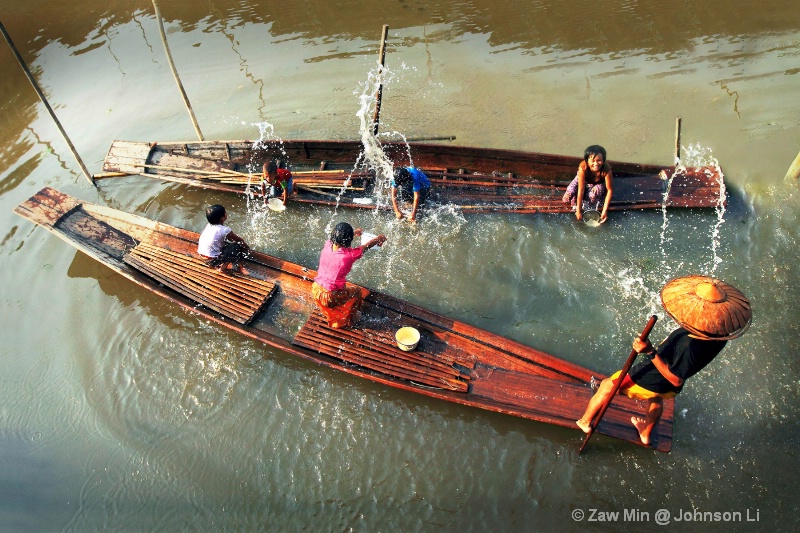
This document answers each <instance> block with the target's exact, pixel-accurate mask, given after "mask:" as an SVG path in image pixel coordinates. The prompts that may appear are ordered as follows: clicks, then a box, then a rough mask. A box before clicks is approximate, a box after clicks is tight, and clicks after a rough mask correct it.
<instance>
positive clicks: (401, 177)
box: [394, 167, 414, 185]
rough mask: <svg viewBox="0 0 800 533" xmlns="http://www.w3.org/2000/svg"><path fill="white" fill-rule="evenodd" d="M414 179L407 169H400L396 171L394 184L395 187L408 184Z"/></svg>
mask: <svg viewBox="0 0 800 533" xmlns="http://www.w3.org/2000/svg"><path fill="white" fill-rule="evenodd" d="M413 179H414V178H412V177H411V172H409V171H408V169H407V168H406V167H400V168H396V169H394V184H395V185H403V184H405V183H408V182H409V181H411V180H413Z"/></svg>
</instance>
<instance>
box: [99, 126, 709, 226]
mask: <svg viewBox="0 0 800 533" xmlns="http://www.w3.org/2000/svg"><path fill="white" fill-rule="evenodd" d="M381 150H382V152H383V153H384V154H385V156H386V158H387V160H388V161H389V162H391V164H392V165H393V166H397V165H413V166H416V167H418V168H420V169H422V170H423V171H424V172H425V173H426V174H427V175H428V177H429V178H430V179H431V182H432V187H431V195H432V197H431V201H432V202H433V203H438V204H443V205H452V206H455V207H457V208H459V209H462V210H463V211H464V212H466V213H487V212H513V213H567V212H570V211H571V210H572V208H571V207H570V206H569V205H567V204H564V203H563V202H562V196H563V194H564V192H565V190H566V187H567V185H568V184H569V182H570V181H571V180H572V179H573V178H574V177H575V174H576V171H577V168H578V164H579V163H580V162H581V159H580V158H578V157H568V156H559V155H553V154H541V153H535V152H521V151H512V150H497V149H485V148H470V147H461V146H448V145H437V144H404V143H385V144H383V145H381ZM267 160H279V161H280V163H281V164H282V165H285V166H288V167H289V168H291V170H292V172H293V174H294V183H295V189H296V191H295V194H294V195H293V196H292V200H291V201H293V202H300V203H313V204H323V205H336V206H340V207H352V208H358V209H390V208H391V203H390V201H389V200H388V196H387V194H388V185H389V178H388V177H386V176H383V175H382V173H383V171H382V170H380V169H377V170H376V168H374V167H372V166H370V165H369V164H367V163H366V162H365V158H364V155H363V146H362V145H361V143H360V142H356V141H312V140H307V141H304V140H298V141H282V142H280V143H277V142H276V143H266V144H262V143H257V142H254V141H200V142H191V143H179V142H171V143H144V142H130V141H114V143H113V144H112V145H111V147H110V149H109V152H108V154H107V156H106V159H105V162H104V165H103V171H104V174H102V175H100V176H101V177H102V176H106V177H111V176H116V177H119V176H126V175H131V174H135V175H141V176H146V177H150V178H155V179H160V180H166V181H172V182H176V183H183V184H187V185H192V186H195V187H201V188H205V189H213V190H220V191H228V192H234V193H239V194H251V195H254V196H260V195H261V189H260V186H259V183H260V179H261V168H262V165H263V164H264V162H265V161H267ZM610 163H611V165H612V168H613V171H614V194H613V198H612V201H611V205H610V206H609V209H610V210H615V211H616V210H625V209H660V208H662V207H671V208H688V207H693V208H709V207H716V206H718V205H719V204H720V202H724V195H722V192H721V191H724V189H723V177H722V174H721V171H720V170H719V169H718V168H716V167H702V168H688V169H681V170H676V168H675V167H663V166H657V165H646V164H637V163H626V162H620V161H610Z"/></svg>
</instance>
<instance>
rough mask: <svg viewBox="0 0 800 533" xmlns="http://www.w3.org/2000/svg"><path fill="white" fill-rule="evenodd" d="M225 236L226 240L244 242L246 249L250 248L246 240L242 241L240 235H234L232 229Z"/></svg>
mask: <svg viewBox="0 0 800 533" xmlns="http://www.w3.org/2000/svg"><path fill="white" fill-rule="evenodd" d="M225 238H226V239H227V240H229V241H234V242H240V243H242V244H244V245H245V246H246V247H247V249H248V250H249V249H250V247H249V246H247V243H246V242H244V239H242V238H241V237H239V236H238V235H236V234H235V233H234V232H233V231H231V232H230V233H228V234H227V235H226V236H225Z"/></svg>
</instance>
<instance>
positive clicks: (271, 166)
mask: <svg viewBox="0 0 800 533" xmlns="http://www.w3.org/2000/svg"><path fill="white" fill-rule="evenodd" d="M264 169H265V170H266V171H267V174H272V173H273V172H277V171H278V163H276V162H275V161H269V162H267V163H264Z"/></svg>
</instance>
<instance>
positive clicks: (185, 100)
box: [153, 0, 205, 141]
mask: <svg viewBox="0 0 800 533" xmlns="http://www.w3.org/2000/svg"><path fill="white" fill-rule="evenodd" d="M153 7H154V8H155V10H156V18H157V19H158V29H159V31H160V32H161V42H162V43H163V44H164V51H165V52H166V54H167V61H168V62H169V67H170V68H171V69H172V76H173V77H174V78H175V83H176V84H178V90H179V91H180V93H181V97H183V103H184V104H186V110H187V111H189V118H190V119H191V120H192V125H193V126H194V131H195V132H196V133H197V137H198V138H199V139H200V140H201V141H203V140H205V139H203V134H202V132H201V131H200V126H198V124H197V118H196V117H195V116H194V110H193V109H192V104H191V103H189V97H188V96H186V91H184V90H183V84H182V83H181V79H180V77H179V76H178V70H177V69H176V68H175V63H174V62H173V61H172V54H171V53H170V51H169V45H168V44H167V35H166V33H164V23H163V22H162V21H161V11H160V10H159V9H158V2H156V0H153Z"/></svg>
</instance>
